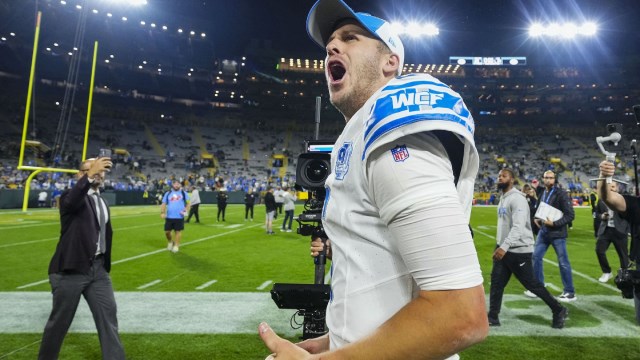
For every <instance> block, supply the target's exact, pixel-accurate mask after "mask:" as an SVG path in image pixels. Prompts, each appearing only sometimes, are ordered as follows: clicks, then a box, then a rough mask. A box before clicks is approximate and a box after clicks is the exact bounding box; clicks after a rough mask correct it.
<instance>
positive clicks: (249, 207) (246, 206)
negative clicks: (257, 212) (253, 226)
mask: <svg viewBox="0 0 640 360" xmlns="http://www.w3.org/2000/svg"><path fill="white" fill-rule="evenodd" d="M249 212H251V219H252V220H253V204H251V205H249V204H244V219H245V220H247V218H248V216H249Z"/></svg>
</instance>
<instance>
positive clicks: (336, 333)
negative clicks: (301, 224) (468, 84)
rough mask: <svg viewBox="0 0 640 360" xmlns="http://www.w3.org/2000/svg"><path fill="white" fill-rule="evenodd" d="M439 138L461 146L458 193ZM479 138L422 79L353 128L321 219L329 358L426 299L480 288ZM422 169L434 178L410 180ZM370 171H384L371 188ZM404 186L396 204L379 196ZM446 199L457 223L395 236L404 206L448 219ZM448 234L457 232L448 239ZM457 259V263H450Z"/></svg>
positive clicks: (387, 92) (403, 82)
mask: <svg viewBox="0 0 640 360" xmlns="http://www.w3.org/2000/svg"><path fill="white" fill-rule="evenodd" d="M432 130H447V131H450V132H452V133H454V134H455V135H456V136H457V137H458V138H459V139H460V140H461V142H462V143H463V144H464V157H463V163H462V168H461V171H460V176H459V178H458V182H457V186H454V183H453V174H452V172H451V164H450V162H449V160H448V156H447V152H446V150H444V147H443V145H442V144H441V143H440V142H439V140H438V138H436V137H435V136H434V135H432V134H429V133H428V132H429V131H432ZM473 132H474V122H473V118H472V117H471V114H470V112H469V110H468V109H467V108H466V106H465V105H464V103H463V101H462V99H461V98H460V95H458V94H457V93H456V92H454V91H452V90H451V89H450V88H449V87H448V86H446V85H445V84H443V83H442V82H440V81H439V80H437V79H435V78H433V77H432V76H429V75H415V74H413V75H406V76H401V77H398V78H395V79H393V80H391V81H390V82H389V83H387V84H386V85H385V86H384V87H383V88H381V89H379V90H378V91H377V92H376V93H375V94H374V95H373V96H372V97H371V98H369V100H368V101H367V102H366V103H365V105H364V106H363V107H362V108H361V109H360V110H359V111H358V112H357V113H356V114H355V115H354V116H353V117H352V118H351V119H350V120H349V122H348V123H347V124H346V126H345V128H344V130H343V132H342V134H341V135H340V137H339V138H338V140H337V141H336V143H335V146H334V149H333V152H332V154H331V169H332V171H331V174H330V176H329V178H328V179H327V181H326V184H325V187H326V189H327V193H326V198H325V203H324V208H323V213H322V218H323V225H324V228H325V232H326V233H327V236H328V237H329V239H331V246H332V252H333V257H332V265H331V289H332V294H331V300H330V303H329V305H328V307H327V324H328V327H329V332H330V339H331V348H336V347H340V346H343V345H345V344H347V343H350V342H353V341H356V340H358V339H360V338H362V337H364V336H366V335H368V334H369V333H371V332H372V331H373V330H375V329H376V328H377V327H379V326H380V325H381V324H382V323H384V322H385V321H387V320H388V319H389V318H390V317H391V316H393V315H394V314H395V313H396V312H398V310H400V309H401V308H402V307H403V306H405V305H406V304H407V303H408V302H410V301H411V300H412V299H413V298H415V297H416V296H417V294H418V291H419V290H451V289H465V288H470V287H474V286H477V285H479V284H481V283H482V274H481V272H480V266H479V262H478V259H477V254H476V252H475V247H474V245H473V240H472V238H471V235H470V231H469V228H468V223H469V217H470V214H471V202H472V198H473V184H474V180H475V177H476V173H477V170H478V154H477V151H476V149H475V144H474V140H473ZM372 154H373V155H372ZM425 154H426V155H425ZM434 158H435V159H436V160H433V159H434ZM372 162H377V163H375V164H374V165H372ZM436 163H437V164H436ZM425 164H426V165H425ZM442 164H445V165H442ZM396 165H397V167H396ZM416 165H420V166H419V167H420V168H421V171H425V172H427V174H426V175H422V174H420V176H415V177H412V176H411V174H410V172H415V171H414V169H415V166H416ZM431 165H433V166H431ZM371 166H378V169H380V166H383V167H384V169H385V170H384V171H383V172H382V173H380V172H378V173H376V178H375V179H371V178H369V175H370V173H369V167H371ZM425 166H426V167H428V168H427V169H426V170H425V169H424V167H425ZM387 169H388V170H387ZM443 169H444V170H443ZM445 170H446V171H445ZM378 171H379V170H378ZM431 179H433V180H434V181H432V182H430V181H431ZM443 179H444V180H443ZM438 180H439V181H438ZM374 182H375V184H374ZM425 182H430V183H429V186H428V189H427V190H426V191H422V190H421V191H420V193H419V194H415V193H412V192H411V191H410V190H411V189H415V188H416V187H415V186H418V185H416V184H420V183H422V185H424V183H425ZM443 184H444V185H443ZM397 186H400V187H401V188H402V189H408V191H401V192H398V191H396V193H395V194H394V195H393V196H394V197H393V198H385V196H386V195H385V194H381V193H385V190H384V189H385V188H388V189H396V187H397ZM447 186H448V187H447ZM421 189H424V188H421ZM447 190H448V194H449V197H448V200H446V201H445V202H447V201H448V203H447V204H448V205H451V204H452V203H453V206H449V208H452V207H453V209H452V210H451V211H453V212H451V213H450V214H451V215H449V216H445V217H444V220H437V221H438V223H437V224H438V226H435V225H433V222H432V223H427V222H420V224H422V223H424V224H425V225H424V233H425V234H426V235H425V236H424V237H421V236H422V235H419V239H418V240H419V241H415V239H414V240H412V241H413V242H411V243H410V244H408V245H407V244H406V243H403V241H405V239H406V238H410V237H411V236H407V237H405V236H398V235H399V233H401V232H399V231H398V229H397V228H394V227H393V225H397V224H398V222H396V220H397V216H398V214H402V215H403V216H404V215H406V214H407V209H406V208H403V206H404V205H403V204H406V203H415V202H414V201H417V202H418V203H420V204H419V205H420V206H423V205H424V204H428V205H427V206H426V207H430V208H431V210H432V211H434V212H436V213H438V214H440V213H442V212H444V213H447V214H449V213H448V212H449V211H450V210H449V208H446V206H445V209H444V210H443V209H442V207H441V206H440V205H439V204H441V202H440V199H441V198H442V197H446V195H443V194H447ZM398 194H405V195H398ZM452 198H453V199H452ZM380 202H384V204H382V205H381V204H380ZM423 210H424V208H420V209H419V211H422V212H420V213H419V214H417V215H418V216H424V217H425V218H433V217H434V216H431V215H428V216H427V215H425V214H434V213H429V211H431V210H429V209H427V211H423ZM409 211H411V210H409ZM410 215H412V214H410ZM413 215H416V214H413ZM405 217H406V216H405ZM419 219H421V218H420V217H419ZM400 223H401V222H400ZM390 224H391V225H390ZM439 224H442V226H441V227H440V226H439ZM450 224H453V225H452V226H453V227H455V229H454V230H455V231H456V232H454V233H452V232H450V230H451V229H452V227H448V226H449V225H450ZM456 226H457V227H456ZM428 227H431V229H429V228H428ZM400 230H401V229H400ZM414 232H415V231H414ZM398 238H400V239H401V240H398ZM434 239H437V240H434ZM427 242H428V243H427ZM425 243H426V244H425ZM434 243H436V244H435V245H434ZM440 245H442V246H440ZM416 246H417V247H416ZM407 247H408V248H409V249H407ZM434 248H435V249H434ZM452 251H453V252H455V253H456V254H455V256H453V258H452V259H451V258H449V254H450V253H451V252H452ZM414 254H417V255H418V256H417V257H413V256H414ZM425 254H426V255H425ZM458 254H460V256H458ZM422 255H425V256H422ZM408 331H409V330H408Z"/></svg>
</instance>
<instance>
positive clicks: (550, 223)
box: [544, 218, 553, 227]
mask: <svg viewBox="0 0 640 360" xmlns="http://www.w3.org/2000/svg"><path fill="white" fill-rule="evenodd" d="M544 224H545V225H546V226H547V227H553V220H551V219H550V218H546V219H545V220H544Z"/></svg>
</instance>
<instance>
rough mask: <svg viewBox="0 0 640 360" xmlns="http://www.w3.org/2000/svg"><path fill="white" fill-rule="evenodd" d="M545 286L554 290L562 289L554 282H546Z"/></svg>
mask: <svg viewBox="0 0 640 360" xmlns="http://www.w3.org/2000/svg"><path fill="white" fill-rule="evenodd" d="M544 286H548V287H550V288H551V290H554V291H562V289H560V288H559V287H557V286H555V285H554V284H553V283H544Z"/></svg>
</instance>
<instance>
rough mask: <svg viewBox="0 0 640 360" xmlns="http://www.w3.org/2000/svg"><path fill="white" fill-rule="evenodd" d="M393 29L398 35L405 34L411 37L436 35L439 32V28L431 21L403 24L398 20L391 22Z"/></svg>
mask: <svg viewBox="0 0 640 360" xmlns="http://www.w3.org/2000/svg"><path fill="white" fill-rule="evenodd" d="M391 26H392V27H393V29H394V30H395V31H396V32H397V33H398V34H400V35H402V34H406V35H409V36H411V37H423V36H436V35H438V34H440V29H439V28H438V27H437V26H436V25H435V24H432V23H424V24H422V23H417V22H410V23H408V24H406V25H405V24H403V23H399V22H395V23H392V24H391Z"/></svg>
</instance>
